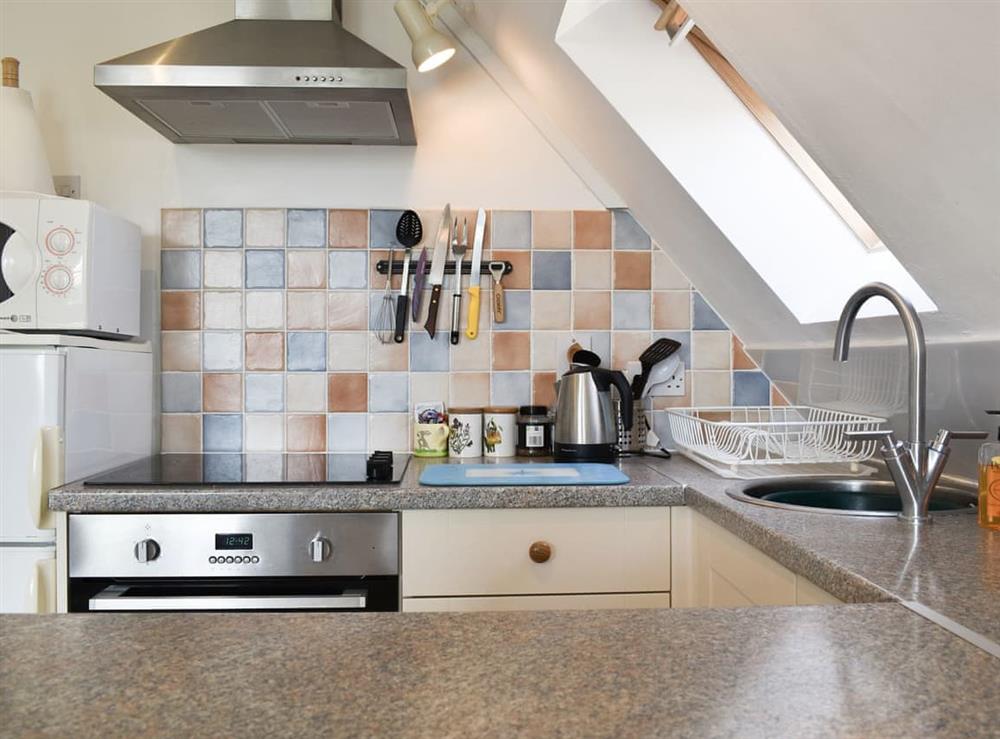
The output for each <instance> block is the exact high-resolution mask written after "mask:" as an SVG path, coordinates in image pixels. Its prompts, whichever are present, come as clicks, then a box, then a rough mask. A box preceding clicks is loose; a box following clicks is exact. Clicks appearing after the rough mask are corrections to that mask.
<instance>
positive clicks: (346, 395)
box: [326, 372, 368, 413]
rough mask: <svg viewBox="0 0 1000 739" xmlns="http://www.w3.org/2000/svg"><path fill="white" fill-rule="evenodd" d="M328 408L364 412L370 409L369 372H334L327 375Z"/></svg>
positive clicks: (331, 410)
mask: <svg viewBox="0 0 1000 739" xmlns="http://www.w3.org/2000/svg"><path fill="white" fill-rule="evenodd" d="M326 406H327V410H328V411H330V412H331V413H337V412H354V413H364V412H367V410H368V374H367V373H365V372H334V373H331V374H330V375H327V393H326Z"/></svg>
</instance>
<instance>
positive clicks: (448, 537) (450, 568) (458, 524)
mask: <svg viewBox="0 0 1000 739" xmlns="http://www.w3.org/2000/svg"><path fill="white" fill-rule="evenodd" d="M533 547H534V549H533ZM545 554H547V555H548V556H547V557H545ZM538 560H542V561H538ZM401 575H402V590H403V597H404V598H411V597H433V596H467V595H554V594H570V593H584V594H600V593H623V592H667V591H669V590H670V509H669V508H662V507H661V508H635V507H620V508H546V509H538V508H534V509H529V508H522V509H490V510H436V511H403V522H402V571H401Z"/></svg>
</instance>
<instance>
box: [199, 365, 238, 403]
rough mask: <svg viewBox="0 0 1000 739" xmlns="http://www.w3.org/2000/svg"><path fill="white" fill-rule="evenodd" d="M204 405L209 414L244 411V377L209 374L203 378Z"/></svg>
mask: <svg viewBox="0 0 1000 739" xmlns="http://www.w3.org/2000/svg"><path fill="white" fill-rule="evenodd" d="M201 397H202V404H203V407H204V409H205V411H206V412H208V413H229V412H234V411H235V412H239V411H241V410H243V375H240V374H236V373H231V372H209V373H206V374H204V375H202V376H201Z"/></svg>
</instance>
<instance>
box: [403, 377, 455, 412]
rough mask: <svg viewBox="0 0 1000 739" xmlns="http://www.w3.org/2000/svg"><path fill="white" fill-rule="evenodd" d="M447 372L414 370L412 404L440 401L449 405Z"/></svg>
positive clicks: (411, 378)
mask: <svg viewBox="0 0 1000 739" xmlns="http://www.w3.org/2000/svg"><path fill="white" fill-rule="evenodd" d="M449 381H450V377H449V375H448V373H447V372H414V373H412V374H411V375H410V405H411V408H412V407H413V406H414V405H415V404H416V403H433V402H440V403H444V404H445V406H447V405H448V389H449Z"/></svg>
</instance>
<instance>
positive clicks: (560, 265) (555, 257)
mask: <svg viewBox="0 0 1000 739" xmlns="http://www.w3.org/2000/svg"><path fill="white" fill-rule="evenodd" d="M570 257H571V252H568V251H536V252H534V253H533V254H532V255H531V286H532V287H533V288H534V289H535V290H569V289H570V288H571V287H572V286H573V284H572V282H573V277H572V275H573V270H572V268H571V266H570Z"/></svg>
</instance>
